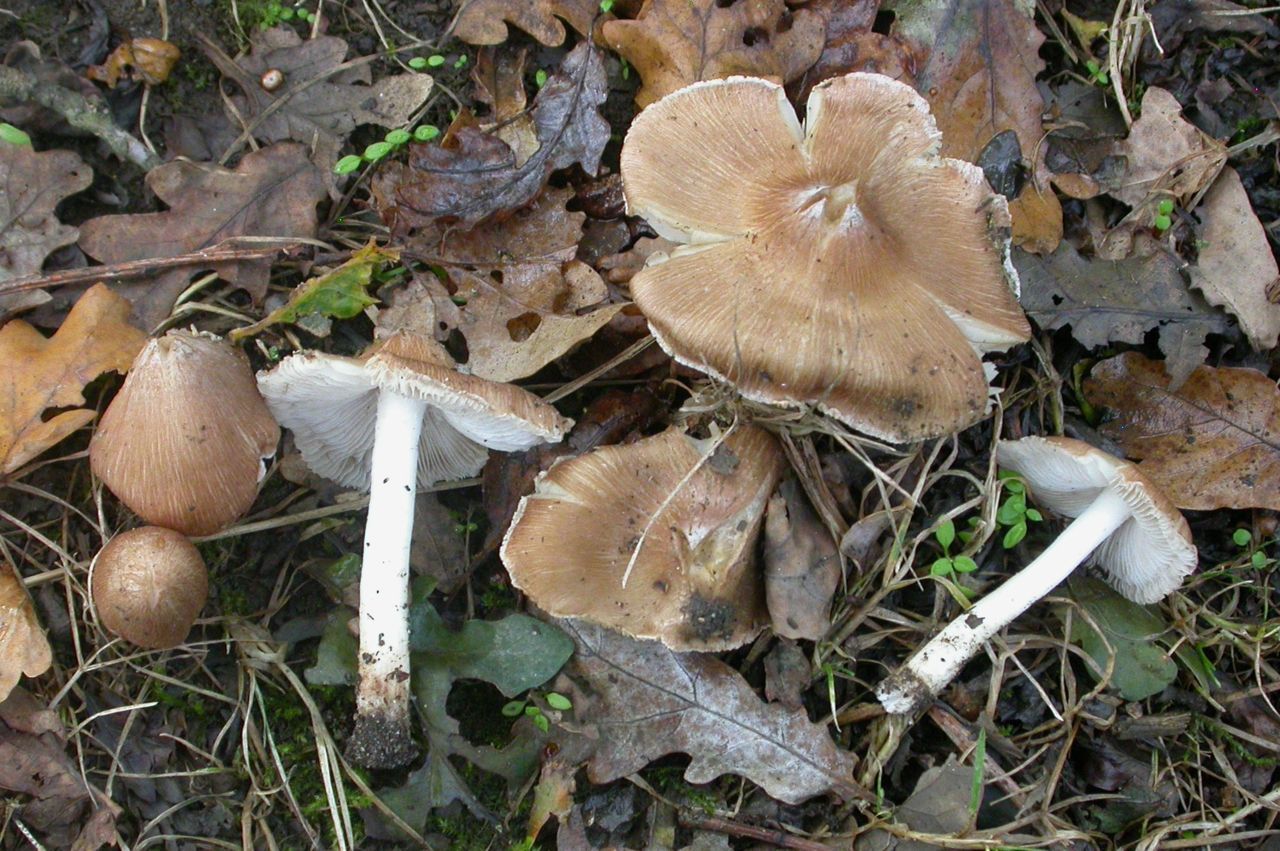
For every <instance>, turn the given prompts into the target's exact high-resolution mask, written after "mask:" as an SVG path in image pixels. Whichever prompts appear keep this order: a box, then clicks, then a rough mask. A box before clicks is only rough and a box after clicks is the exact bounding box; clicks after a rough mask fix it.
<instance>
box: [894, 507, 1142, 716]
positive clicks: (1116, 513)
mask: <svg viewBox="0 0 1280 851" xmlns="http://www.w3.org/2000/svg"><path fill="white" fill-rule="evenodd" d="M1129 515H1130V512H1129V506H1128V505H1127V504H1126V503H1125V501H1124V500H1123V499H1121V498H1120V497H1119V496H1118V495H1116V494H1115V493H1113V492H1111V491H1109V490H1107V491H1103V492H1102V494H1101V495H1099V496H1098V498H1097V499H1095V500H1094V501H1093V503H1092V504H1091V505H1090V506H1089V507H1088V508H1086V509H1085V510H1084V511H1083V512H1082V513H1081V514H1080V516H1079V517H1077V518H1076V519H1075V520H1073V521H1072V522H1071V525H1070V526H1068V527H1067V528H1066V529H1064V530H1063V531H1062V534H1061V535H1059V536H1058V537H1057V538H1056V539H1055V540H1054V541H1053V543H1051V544H1050V545H1049V546H1048V547H1047V548H1046V549H1045V551H1044V552H1042V553H1041V554H1040V556H1039V557H1038V558H1036V559H1035V560H1034V561H1032V562H1031V563H1030V564H1028V565H1027V566H1026V567H1024V568H1023V569H1022V570H1020V571H1018V572H1017V573H1016V574H1014V575H1013V577H1011V578H1010V579H1008V580H1007V581H1006V582H1005V583H1004V584H1003V585H1001V586H1000V587H999V588H997V589H996V590H995V591H992V592H991V593H990V594H988V595H987V596H985V597H983V598H982V599H981V600H979V601H978V602H977V603H976V604H975V605H974V607H973V608H972V609H970V610H969V611H968V612H965V613H964V614H962V615H960V616H959V617H957V618H956V619H955V620H953V621H952V622H951V623H949V624H947V625H946V626H945V627H944V628H943V630H942V631H941V632H939V633H938V634H937V635H935V636H934V637H933V638H932V639H931V640H930V641H929V643H928V644H926V645H925V646H924V647H922V648H920V649H919V650H918V651H916V653H915V655H913V656H912V657H911V658H910V659H909V660H908V661H907V662H906V664H904V665H903V667H902V668H901V669H900V670H898V671H897V672H895V673H894V674H893V675H892V676H890V677H889V678H888V679H886V680H885V681H884V682H882V683H881V684H880V686H879V687H878V688H877V689H876V697H878V698H879V699H880V704H881V705H882V706H884V708H885V710H886V711H887V712H893V713H905V712H914V711H916V710H917V709H919V708H921V707H922V706H923V705H924V704H925V703H927V702H928V701H930V700H932V699H933V698H934V697H935V696H936V695H937V694H938V692H939V691H941V690H942V689H943V688H944V687H945V686H946V685H947V684H948V683H950V682H951V681H952V680H953V679H955V677H956V675H957V674H958V673H960V669H961V668H963V667H964V665H965V663H966V662H968V661H969V660H970V659H971V658H973V656H974V654H975V653H977V652H978V650H979V649H980V648H981V647H982V645H983V644H984V643H985V642H987V641H989V640H990V639H991V637H992V636H994V635H995V634H996V633H998V632H999V631H1000V630H1002V629H1004V628H1005V627H1006V626H1008V625H1009V624H1010V623H1012V622H1013V621H1014V619H1015V618H1017V617H1018V615H1021V614H1022V613H1023V612H1025V611H1026V610H1027V609H1029V608H1030V607H1031V605H1032V604H1033V603H1035V602H1036V601H1037V600H1039V599H1041V598H1042V597H1044V596H1045V595H1046V594H1048V593H1049V592H1050V591H1052V590H1053V589H1054V588H1056V587H1057V585H1058V583H1060V582H1062V580H1064V579H1066V578H1067V576H1069V575H1070V574H1071V571H1073V570H1075V569H1076V567H1077V566H1078V565H1079V564H1080V563H1081V562H1082V561H1084V560H1085V559H1086V558H1088V557H1089V554H1090V553H1092V552H1093V551H1094V550H1095V549H1097V548H1098V545H1099V544H1101V543H1102V542H1103V541H1104V540H1106V538H1107V536H1108V535H1110V534H1111V533H1112V532H1114V531H1115V530H1116V529H1118V528H1120V524H1122V523H1124V521H1125V520H1128V519H1129Z"/></svg>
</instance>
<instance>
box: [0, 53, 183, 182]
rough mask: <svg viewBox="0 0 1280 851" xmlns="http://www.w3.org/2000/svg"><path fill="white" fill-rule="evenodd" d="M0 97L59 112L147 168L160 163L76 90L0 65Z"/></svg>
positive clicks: (123, 156) (123, 157)
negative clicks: (34, 104) (45, 81)
mask: <svg viewBox="0 0 1280 851" xmlns="http://www.w3.org/2000/svg"><path fill="white" fill-rule="evenodd" d="M0 100H7V101H16V102H20V103H25V102H30V103H37V104H39V105H40V106H43V107H44V108H45V109H51V110H53V111H54V112H56V113H57V114H58V115H60V116H61V117H62V118H63V120H65V121H66V122H67V123H68V124H70V125H71V126H72V127H74V128H76V129H77V130H84V131H86V132H88V133H91V134H93V135H94V136H96V137H98V138H99V139H101V140H102V141H103V143H105V144H106V146H107V147H108V148H110V149H111V152H112V153H113V154H115V155H116V156H118V157H120V158H121V159H122V160H128V161H129V162H131V163H134V164H135V165H138V166H140V167H141V168H144V169H147V170H150V169H152V168H154V167H155V166H157V165H159V164H160V160H159V158H158V157H156V155H155V154H153V153H151V152H150V151H148V150H147V148H146V146H145V145H143V144H142V143H141V142H139V141H138V140H137V139H135V138H133V137H132V136H130V135H129V134H128V133H126V132H125V131H123V130H121V129H120V128H119V127H117V126H116V124H115V122H114V121H113V120H112V119H111V113H110V112H108V111H107V110H106V108H105V107H103V106H102V105H100V104H96V103H93V102H92V101H90V100H89V99H88V98H86V97H85V96H84V95H82V94H80V93H79V92H74V91H72V90H71V89H66V88H63V87H62V86H58V85H54V84H52V83H42V82H40V81H39V80H37V79H36V78H35V77H33V76H31V75H30V74H27V73H25V72H23V71H19V70H18V69H17V68H12V67H10V66H8V65H0Z"/></svg>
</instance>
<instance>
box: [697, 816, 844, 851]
mask: <svg viewBox="0 0 1280 851" xmlns="http://www.w3.org/2000/svg"><path fill="white" fill-rule="evenodd" d="M678 818H679V821H680V824H681V825H682V826H684V827H687V828H690V829H691V830H710V831H714V832H715V833H723V834H726V835H728V836H740V837H742V838H743V839H752V840H755V841H756V842H767V843H769V844H770V845H775V846H777V847H778V848H799V849H802V851H831V846H830V845H823V844H822V843H821V842H813V841H811V840H808V839H801V838H800V837H798V836H792V835H791V834H789V833H784V832H782V831H781V830H770V829H768V828H765V827H756V826H754V825H750V824H741V823H740V822H736V821H729V820H728V819H722V818H717V817H716V816H704V815H699V814H697V813H692V812H689V811H688V810H681V811H680V815H679V817H678Z"/></svg>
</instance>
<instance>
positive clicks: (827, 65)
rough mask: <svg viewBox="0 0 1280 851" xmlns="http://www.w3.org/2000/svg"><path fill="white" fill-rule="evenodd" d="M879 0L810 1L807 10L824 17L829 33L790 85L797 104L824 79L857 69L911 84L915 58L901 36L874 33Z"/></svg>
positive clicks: (790, 90)
mask: <svg viewBox="0 0 1280 851" xmlns="http://www.w3.org/2000/svg"><path fill="white" fill-rule="evenodd" d="M879 6H880V3H879V0H810V2H808V3H806V4H805V9H808V10H809V11H811V12H817V13H818V14H819V15H821V16H822V20H823V23H824V24H825V27H826V36H825V39H824V41H823V45H822V53H821V55H819V56H818V61H817V62H815V63H813V65H812V66H811V67H810V68H809V70H807V71H805V72H804V74H802V75H801V76H800V77H798V78H797V79H796V80H795V83H794V85H793V86H789V87H788V93H789V94H791V96H792V97H791V100H792V102H794V103H804V102H805V101H807V100H808V99H809V92H810V91H812V89H813V87H814V86H816V85H817V84H818V83H821V82H822V81H823V80H827V79H830V78H831V77H836V76H839V75H841V74H848V73H851V72H853V71H868V72H871V73H875V74H884V75H885V76H886V77H893V78H894V79H895V80H900V81H901V82H904V83H907V84H908V85H910V84H911V83H912V81H913V80H914V75H913V73H912V70H911V69H912V68H913V67H914V65H915V61H914V59H913V57H912V56H911V52H910V51H909V50H908V49H907V46H906V45H905V44H903V43H902V42H901V41H900V40H899V39H897V38H895V37H893V36H889V35H883V34H881V33H878V32H873V31H872V29H871V27H872V25H873V24H874V23H875V20H876V11H877V9H878V8H879Z"/></svg>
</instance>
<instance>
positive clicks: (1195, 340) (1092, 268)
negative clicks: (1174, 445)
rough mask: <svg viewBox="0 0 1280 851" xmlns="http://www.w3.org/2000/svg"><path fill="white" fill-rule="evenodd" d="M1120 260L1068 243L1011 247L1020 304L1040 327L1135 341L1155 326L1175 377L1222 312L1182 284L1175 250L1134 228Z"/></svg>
mask: <svg viewBox="0 0 1280 851" xmlns="http://www.w3.org/2000/svg"><path fill="white" fill-rule="evenodd" d="M1135 246H1136V249H1137V250H1136V251H1135V252H1134V255H1133V256H1132V257H1129V258H1128V259H1126V260H1098V259H1093V260H1090V259H1086V258H1085V257H1082V256H1081V255H1080V253H1079V252H1078V251H1076V249H1075V248H1074V247H1072V246H1071V245H1070V244H1069V243H1065V242H1064V243H1063V244H1062V245H1060V246H1058V250H1057V251H1055V252H1053V253H1052V254H1049V255H1045V256H1036V255H1033V254H1028V253H1026V252H1024V251H1018V250H1015V251H1014V252H1013V263H1014V266H1015V267H1016V268H1017V270H1018V276H1019V277H1020V278H1021V279H1022V297H1021V301H1022V308H1023V310H1025V311H1026V312H1027V315H1028V316H1030V317H1031V318H1032V319H1034V320H1035V321H1036V323H1037V324H1039V325H1040V327H1041V328H1047V329H1057V328H1062V327H1065V326H1068V325H1070V326H1071V333H1072V336H1074V337H1075V338H1076V340H1078V341H1079V342H1080V345H1082V346H1085V347H1086V348H1094V347H1095V346H1102V345H1106V344H1107V343H1141V342H1142V341H1143V338H1144V336H1145V335H1146V334H1147V332H1148V331H1151V330H1153V329H1155V328H1159V329H1160V350H1161V351H1162V352H1164V355H1165V357H1166V358H1167V359H1168V366H1169V371H1170V373H1171V374H1172V375H1173V378H1174V381H1175V382H1177V381H1181V380H1183V379H1185V378H1186V377H1187V376H1188V375H1190V374H1191V370H1193V369H1195V368H1196V366H1198V365H1199V364H1201V363H1203V362H1204V355H1205V351H1206V350H1205V347H1204V338H1205V336H1206V335H1208V334H1220V333H1223V332H1224V331H1226V330H1227V318H1226V317H1225V316H1224V315H1222V313H1221V312H1219V311H1217V310H1214V309H1213V308H1211V307H1210V306H1209V305H1208V304H1206V303H1205V301H1204V299H1202V298H1201V297H1200V296H1199V295H1197V294H1196V293H1194V292H1191V291H1190V290H1188V289H1187V285H1186V283H1185V282H1184V281H1183V278H1182V274H1181V273H1180V272H1179V271H1178V267H1179V265H1180V263H1179V261H1178V259H1177V258H1175V257H1173V256H1171V255H1170V254H1169V253H1168V252H1166V251H1165V250H1164V249H1163V248H1162V247H1160V246H1159V245H1157V244H1156V243H1155V242H1154V240H1151V239H1150V238H1148V237H1146V236H1141V235H1140V236H1139V238H1138V239H1137V240H1136V241H1135Z"/></svg>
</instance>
